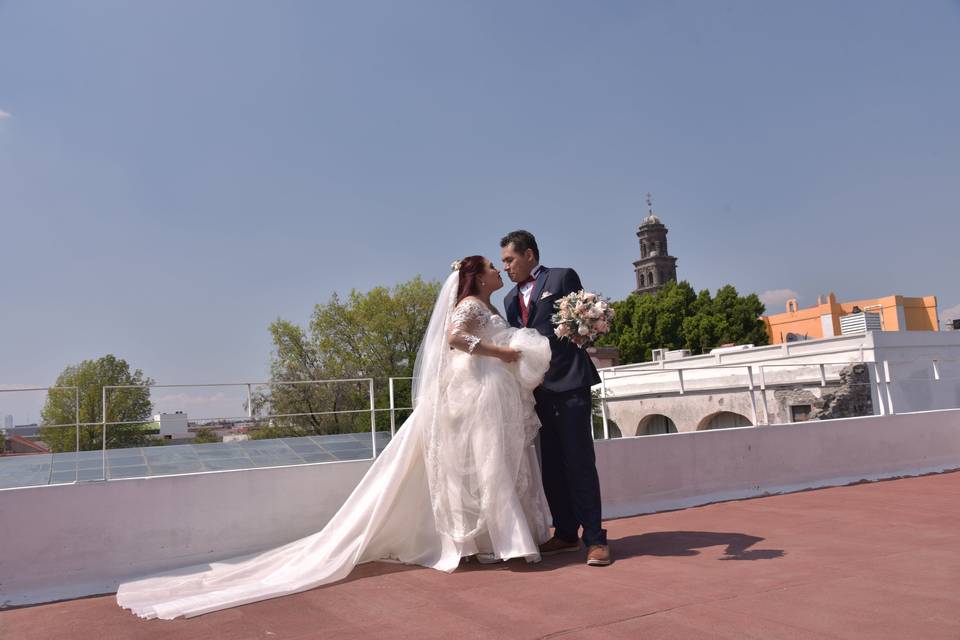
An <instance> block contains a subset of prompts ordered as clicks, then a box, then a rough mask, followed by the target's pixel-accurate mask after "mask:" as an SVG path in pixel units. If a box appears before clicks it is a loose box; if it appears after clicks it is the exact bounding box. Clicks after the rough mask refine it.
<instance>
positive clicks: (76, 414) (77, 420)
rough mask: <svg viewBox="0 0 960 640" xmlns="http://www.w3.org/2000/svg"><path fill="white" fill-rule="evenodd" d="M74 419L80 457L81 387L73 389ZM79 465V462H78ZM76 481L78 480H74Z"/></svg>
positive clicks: (77, 450)
mask: <svg viewBox="0 0 960 640" xmlns="http://www.w3.org/2000/svg"><path fill="white" fill-rule="evenodd" d="M73 414H74V415H73V419H74V425H73V428H74V429H75V430H76V432H77V449H76V452H77V455H80V387H74V388H73ZM78 464H79V460H78ZM74 481H76V478H74Z"/></svg>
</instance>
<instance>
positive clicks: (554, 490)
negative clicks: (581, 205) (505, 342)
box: [504, 267, 607, 545]
mask: <svg viewBox="0 0 960 640" xmlns="http://www.w3.org/2000/svg"><path fill="white" fill-rule="evenodd" d="M581 289H583V286H582V285H581V284H580V277H579V276H578V275H577V272H576V271H574V270H573V269H548V268H546V267H541V270H540V272H539V274H538V276H537V282H536V284H534V287H533V291H532V292H531V294H530V313H529V317H528V319H527V325H526V326H527V327H529V328H531V329H536V330H537V331H539V332H540V333H541V334H542V335H545V336H547V337H548V338H549V339H550V349H551V351H552V357H551V358H550V368H549V369H548V370H547V374H546V376H544V379H543V384H542V385H541V386H539V387H537V388H536V389H535V390H534V392H533V395H534V398H535V399H536V401H537V406H536V409H537V415H538V416H539V418H540V422H541V424H542V425H543V426H542V427H541V428H540V454H541V458H542V460H541V464H542V467H543V469H542V471H543V489H544V492H545V493H546V495H547V502H548V503H549V505H550V513H551V514H552V516H553V526H554V529H555V531H554V535H556V536H557V537H558V538H560V539H562V540H566V541H568V542H573V541H575V540H577V539H578V538H579V537H580V529H581V527H582V528H583V542H584V544H586V545H593V544H606V542H607V532H606V531H605V530H604V529H603V528H602V526H601V511H600V479H599V477H598V476H597V464H596V457H595V455H594V451H593V418H592V414H591V401H590V400H591V398H590V387H591V386H593V385H595V384H597V383H598V382H600V376H599V375H598V374H597V368H596V367H595V366H593V361H591V360H590V356H588V355H587V353H586V351H584V350H583V349H581V348H579V347H578V346H576V345H575V344H573V343H572V342H570V341H569V340H560V339H559V338H557V336H556V335H555V334H554V332H553V330H554V325H553V322H552V321H551V316H552V315H553V313H554V308H553V303H554V302H555V301H556V300H559V299H560V298H561V297H563V296H565V295H567V294H569V293H573V292H575V291H580V290H581ZM519 295H520V290H519V287H514V288H513V289H512V290H511V291H510V292H509V293H508V294H507V297H506V299H505V300H504V305H505V307H506V312H507V322H509V323H510V325H511V326H513V327H518V328H519V327H522V326H523V324H522V322H521V319H520V300H519Z"/></svg>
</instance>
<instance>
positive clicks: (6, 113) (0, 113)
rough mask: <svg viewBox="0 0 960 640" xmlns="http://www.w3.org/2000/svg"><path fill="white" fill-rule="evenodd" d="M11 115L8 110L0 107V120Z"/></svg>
mask: <svg viewBox="0 0 960 640" xmlns="http://www.w3.org/2000/svg"><path fill="white" fill-rule="evenodd" d="M12 117H13V114H12V113H10V112H9V111H4V110H3V109H0V120H5V119H7V118H12Z"/></svg>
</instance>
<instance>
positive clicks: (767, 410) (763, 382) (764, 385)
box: [757, 364, 770, 425]
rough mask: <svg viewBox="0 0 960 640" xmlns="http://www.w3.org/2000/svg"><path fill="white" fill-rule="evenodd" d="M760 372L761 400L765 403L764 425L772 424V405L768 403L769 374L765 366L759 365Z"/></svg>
mask: <svg viewBox="0 0 960 640" xmlns="http://www.w3.org/2000/svg"><path fill="white" fill-rule="evenodd" d="M757 367H758V368H759V370H760V400H761V402H763V423H764V424H766V425H769V424H770V405H769V403H768V402H767V374H766V373H765V372H764V370H763V365H762V364H761V365H757Z"/></svg>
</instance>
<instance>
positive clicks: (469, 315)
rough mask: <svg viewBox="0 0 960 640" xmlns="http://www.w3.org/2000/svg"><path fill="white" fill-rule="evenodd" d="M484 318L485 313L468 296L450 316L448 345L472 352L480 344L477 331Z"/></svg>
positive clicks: (477, 303) (478, 304)
mask: <svg viewBox="0 0 960 640" xmlns="http://www.w3.org/2000/svg"><path fill="white" fill-rule="evenodd" d="M485 320H486V313H485V311H484V309H483V307H482V306H481V305H480V303H479V302H477V301H476V300H471V299H470V298H467V299H465V300H463V301H462V302H461V303H460V304H458V305H457V308H456V309H454V310H453V315H451V316H450V336H449V338H450V346H451V347H455V348H457V349H460V350H462V351H466V352H467V353H473V350H474V349H476V347H477V345H478V344H480V338H479V336H477V333H478V332H479V330H480V329H481V328H483V325H484V324H485Z"/></svg>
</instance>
